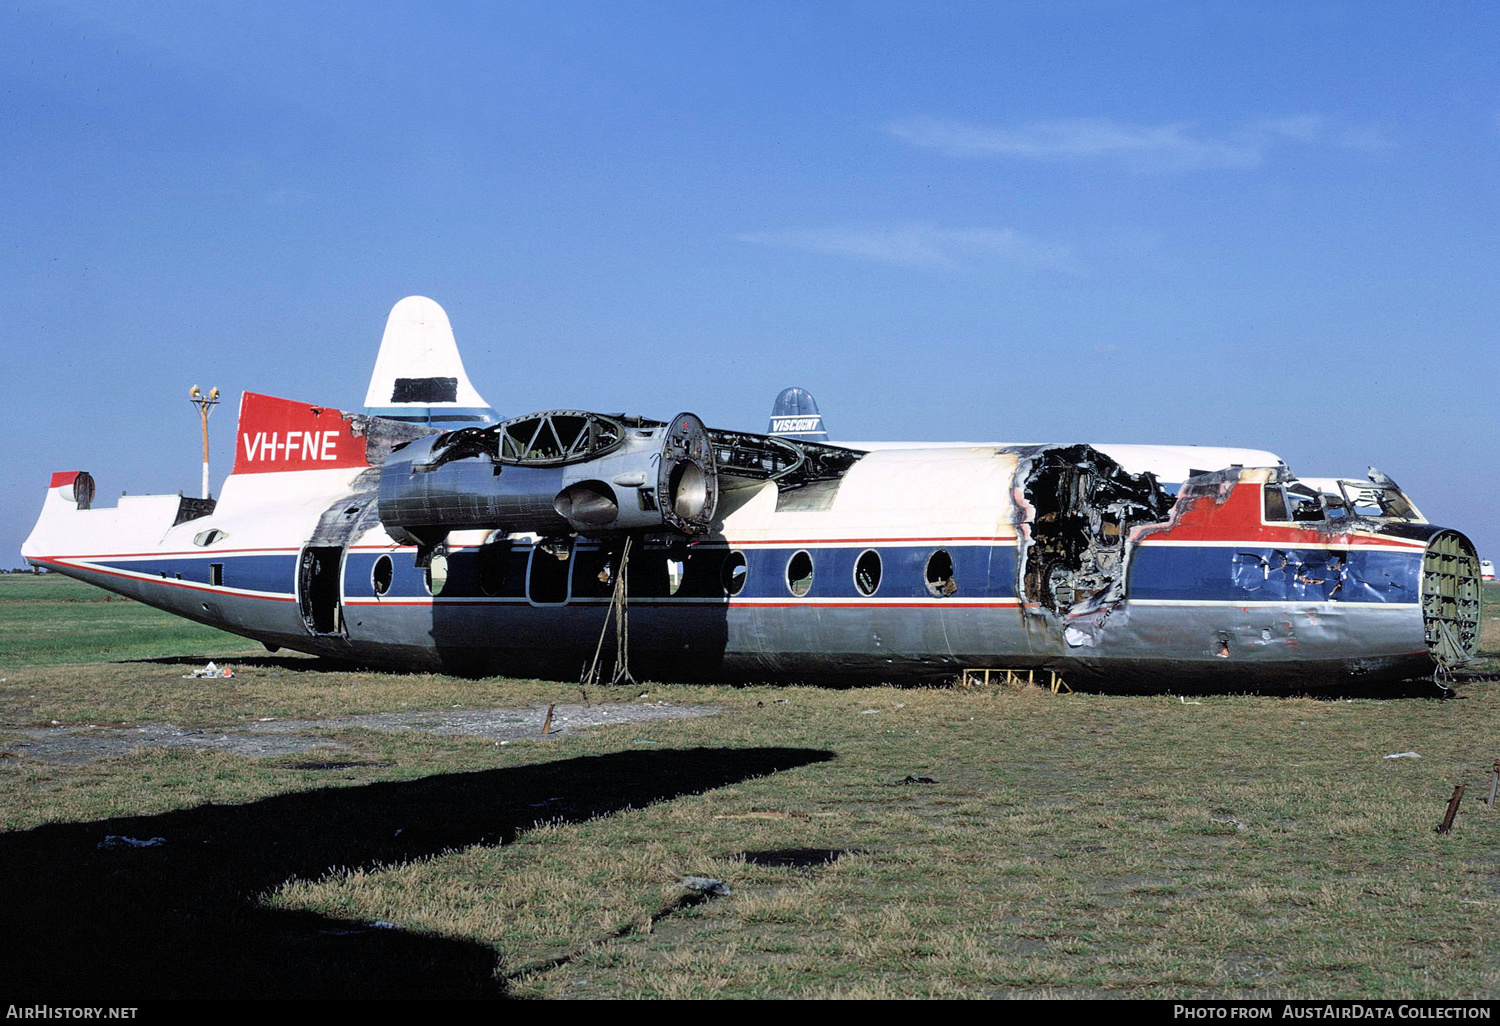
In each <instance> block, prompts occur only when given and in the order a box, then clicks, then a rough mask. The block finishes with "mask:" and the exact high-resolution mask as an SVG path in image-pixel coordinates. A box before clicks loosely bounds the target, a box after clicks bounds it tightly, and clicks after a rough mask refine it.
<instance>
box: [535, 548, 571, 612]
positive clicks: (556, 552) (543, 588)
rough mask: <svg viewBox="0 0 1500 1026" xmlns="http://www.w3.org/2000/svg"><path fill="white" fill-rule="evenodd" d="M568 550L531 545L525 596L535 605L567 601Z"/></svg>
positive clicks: (556, 603)
mask: <svg viewBox="0 0 1500 1026" xmlns="http://www.w3.org/2000/svg"><path fill="white" fill-rule="evenodd" d="M568 554H569V553H568V550H567V549H566V548H561V549H553V548H543V547H542V546H540V545H536V546H533V547H532V550H531V565H530V567H529V568H528V571H527V575H526V596H527V597H528V598H529V599H531V601H532V602H533V603H534V604H535V605H539V606H540V605H558V604H560V603H563V602H566V601H568Z"/></svg>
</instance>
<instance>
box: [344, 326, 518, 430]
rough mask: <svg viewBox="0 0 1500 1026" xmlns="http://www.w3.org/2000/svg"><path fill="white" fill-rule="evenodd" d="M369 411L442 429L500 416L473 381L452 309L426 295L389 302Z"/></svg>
mask: <svg viewBox="0 0 1500 1026" xmlns="http://www.w3.org/2000/svg"><path fill="white" fill-rule="evenodd" d="M365 412H366V413H367V414H369V415H371V416H373V417H386V418H389V419H391V420H404V421H409V422H414V423H419V424H430V425H432V426H433V427H438V428H443V429H452V428H459V427H463V426H465V425H470V424H495V423H498V422H499V420H500V417H499V415H498V414H496V412H495V410H494V409H493V408H492V407H491V406H490V404H489V403H487V402H485V401H484V399H483V398H482V397H481V396H480V395H479V393H478V392H477V391H476V390H475V388H474V386H473V385H472V384H471V383H470V382H469V375H468V374H467V373H465V371H464V362H463V359H462V358H461V357H460V356H459V355H458V343H457V342H455V341H454V339H453V326H452V325H451V324H449V323H448V315H447V314H446V313H444V312H443V308H442V307H441V306H438V305H437V304H436V303H434V302H433V301H432V300H430V299H428V298H427V297H426V296H407V297H406V298H405V299H403V300H401V302H399V303H397V304H396V305H395V306H394V307H392V308H391V316H390V317H389V319H387V320H386V322H385V335H384V336H382V337H381V339H380V355H378V356H377V357H376V358H375V373H374V374H373V375H371V376H370V390H369V391H368V392H367V393H366V394H365Z"/></svg>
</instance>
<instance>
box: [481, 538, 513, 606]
mask: <svg viewBox="0 0 1500 1026" xmlns="http://www.w3.org/2000/svg"><path fill="white" fill-rule="evenodd" d="M510 550H511V545H510V541H509V539H506V538H492V539H490V540H489V541H486V542H485V543H484V544H483V545H481V546H480V547H479V556H478V562H479V590H480V591H482V592H484V593H485V594H486V595H498V594H500V592H501V590H502V589H504V587H505V568H506V564H507V563H509V562H510Z"/></svg>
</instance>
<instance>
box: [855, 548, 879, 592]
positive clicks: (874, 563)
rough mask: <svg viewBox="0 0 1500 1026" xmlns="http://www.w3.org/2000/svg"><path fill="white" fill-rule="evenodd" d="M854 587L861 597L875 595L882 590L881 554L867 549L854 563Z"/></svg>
mask: <svg viewBox="0 0 1500 1026" xmlns="http://www.w3.org/2000/svg"><path fill="white" fill-rule="evenodd" d="M854 587H855V588H856V589H858V591H859V593H860V594H861V595H873V594H875V592H876V591H877V590H879V588H880V553H878V552H876V551H875V550H874V549H866V550H865V551H863V552H861V553H860V554H859V558H858V559H856V560H855V561H854Z"/></svg>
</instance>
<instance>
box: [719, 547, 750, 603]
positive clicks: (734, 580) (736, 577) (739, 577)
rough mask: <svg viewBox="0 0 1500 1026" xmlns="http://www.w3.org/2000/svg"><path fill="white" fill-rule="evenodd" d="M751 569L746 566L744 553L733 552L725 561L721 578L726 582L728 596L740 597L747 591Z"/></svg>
mask: <svg viewBox="0 0 1500 1026" xmlns="http://www.w3.org/2000/svg"><path fill="white" fill-rule="evenodd" d="M749 570H750V568H749V567H748V566H747V565H746V564H745V554H744V553H743V552H731V553H730V554H729V555H728V557H727V558H725V560H724V569H723V570H722V571H720V574H719V577H720V579H721V580H722V581H723V582H724V593H725V594H726V595H738V594H739V593H740V592H742V591H744V590H745V578H746V577H747V576H748V574H749Z"/></svg>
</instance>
